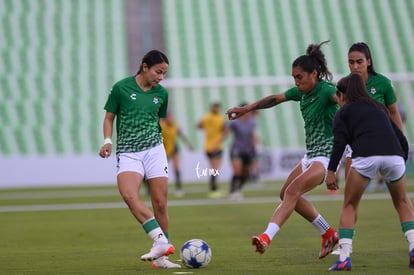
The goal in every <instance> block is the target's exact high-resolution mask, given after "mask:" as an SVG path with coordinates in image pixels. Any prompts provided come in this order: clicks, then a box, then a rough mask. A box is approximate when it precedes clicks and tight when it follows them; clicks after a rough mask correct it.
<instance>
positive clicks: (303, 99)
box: [285, 80, 339, 158]
mask: <svg viewBox="0 0 414 275" xmlns="http://www.w3.org/2000/svg"><path fill="white" fill-rule="evenodd" d="M335 92H336V88H335V86H334V85H333V84H331V83H329V82H326V81H324V80H322V81H320V82H319V83H318V84H317V85H316V87H315V88H314V89H313V90H312V91H311V92H310V93H308V94H305V93H302V92H300V91H299V90H298V88H296V87H293V88H290V89H289V90H287V91H286V92H285V96H286V98H287V99H288V100H294V101H300V111H301V113H302V118H303V120H304V122H305V141H306V155H307V157H308V158H314V157H321V156H323V157H328V158H329V157H330V154H331V150H332V146H333V134H332V121H333V118H334V116H335V113H336V111H337V110H338V108H339V106H338V104H336V102H335V101H334V99H333V96H334V94H335Z"/></svg>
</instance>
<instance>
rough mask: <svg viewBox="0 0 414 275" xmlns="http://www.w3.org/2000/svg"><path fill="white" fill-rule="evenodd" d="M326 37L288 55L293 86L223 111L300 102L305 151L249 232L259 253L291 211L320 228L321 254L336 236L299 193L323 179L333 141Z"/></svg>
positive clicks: (333, 101)
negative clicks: (259, 229) (263, 219)
mask: <svg viewBox="0 0 414 275" xmlns="http://www.w3.org/2000/svg"><path fill="white" fill-rule="evenodd" d="M327 42H328V41H325V42H322V43H321V44H317V45H315V44H311V45H309V46H308V48H307V50H306V54H305V55H302V56H300V57H298V58H296V59H295V60H294V61H293V63H292V68H291V69H292V76H293V79H294V81H295V87H292V88H290V89H288V90H287V91H286V92H284V93H279V94H276V95H270V96H267V97H264V98H262V99H260V100H258V101H256V102H254V103H251V104H248V105H246V106H243V107H234V108H231V109H229V110H228V111H227V114H228V117H229V119H230V120H232V119H235V118H239V117H241V116H243V115H244V114H246V113H248V112H250V111H252V110H258V109H265V108H270V107H273V106H276V105H278V104H281V103H283V102H287V101H291V100H292V101H298V102H299V105H300V109H299V110H300V111H301V113H302V117H303V120H304V122H305V135H306V139H305V140H306V154H305V156H304V157H303V159H302V160H301V161H300V162H299V163H298V164H297V165H296V166H295V167H294V168H293V170H292V171H291V172H290V174H289V176H288V178H287V179H286V181H285V183H284V185H283V187H282V190H281V191H280V198H281V199H282V202H281V203H280V204H279V205H278V207H277V208H276V209H275V211H274V213H273V215H272V217H271V219H270V222H269V223H268V226H267V228H266V230H265V231H264V232H263V233H262V234H259V235H258V236H253V237H252V245H254V246H255V247H256V252H259V253H261V254H262V253H264V252H265V250H266V248H267V247H268V246H269V245H270V243H271V241H272V239H273V238H274V237H275V235H276V234H277V232H278V231H279V229H280V227H282V225H283V224H284V223H285V222H286V221H287V220H288V219H289V217H290V216H291V215H292V213H293V211H296V212H297V213H298V214H300V215H301V216H302V217H303V218H305V219H306V220H307V221H309V222H310V223H312V225H313V226H314V227H315V228H316V229H317V230H318V231H319V233H320V235H321V237H322V245H321V249H320V252H319V258H320V259H322V258H324V257H326V256H327V255H328V254H329V253H330V252H331V251H332V249H333V248H334V246H335V245H336V244H337V242H338V233H337V232H336V230H335V229H333V228H332V227H331V226H330V225H329V224H328V222H327V221H326V220H325V219H324V218H323V217H322V215H321V214H320V213H319V212H318V211H317V210H316V208H315V207H314V205H313V204H312V203H311V202H310V201H308V200H307V199H306V197H305V196H304V194H305V193H307V192H309V191H310V190H312V189H314V188H315V187H317V186H319V185H320V184H321V183H322V182H324V180H325V175H326V171H327V166H328V162H329V156H330V154H331V150H332V144H333V143H332V121H333V117H334V115H335V112H336V111H337V109H338V105H337V103H336V98H335V92H336V88H335V86H333V85H332V84H331V83H329V82H328V81H330V80H331V79H332V74H331V72H330V71H329V70H328V67H327V64H326V59H325V55H324V54H323V52H322V51H321V49H320V47H321V46H322V45H323V44H325V43H327Z"/></svg>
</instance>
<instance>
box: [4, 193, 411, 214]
mask: <svg viewBox="0 0 414 275" xmlns="http://www.w3.org/2000/svg"><path fill="white" fill-rule="evenodd" d="M408 195H409V197H410V198H413V197H414V193H408ZM307 198H308V199H309V200H310V201H338V200H342V199H343V195H310V196H307ZM378 199H391V198H390V195H389V193H375V194H365V195H364V196H363V200H378ZM272 202H274V203H279V202H280V199H279V198H278V197H260V198H245V199H243V200H242V201H239V202H233V201H229V200H227V199H219V200H213V199H195V200H169V202H168V205H169V207H171V206H190V205H223V204H224V205H226V204H256V203H272ZM116 208H126V205H125V203H123V202H108V203H73V204H39V205H15V206H0V212H29V211H62V210H92V209H116Z"/></svg>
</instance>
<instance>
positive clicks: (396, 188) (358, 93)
mask: <svg viewBox="0 0 414 275" xmlns="http://www.w3.org/2000/svg"><path fill="white" fill-rule="evenodd" d="M337 97H338V101H339V104H340V105H341V109H339V111H338V112H337V114H336V115H335V119H334V123H333V134H334V145H333V149H332V155H331V158H330V161H329V166H328V175H327V178H326V184H327V188H328V189H332V190H335V189H338V185H337V182H336V179H335V174H334V173H335V171H336V168H337V166H338V163H339V161H340V159H341V157H342V154H343V152H344V149H345V147H346V146H347V144H350V145H351V147H352V149H353V152H352V165H351V168H350V170H349V174H348V176H347V178H346V183H345V195H344V201H343V205H342V211H341V217H340V221H339V248H338V249H337V250H338V252H339V259H338V260H337V261H336V263H335V264H334V265H333V266H331V267H330V268H329V270H332V271H342V270H351V269H352V263H351V259H350V254H351V252H352V240H353V237H354V234H355V225H356V221H357V216H358V206H359V203H360V200H361V198H362V195H363V193H364V191H365V189H366V187H367V186H368V184H369V182H370V180H371V179H373V178H375V176H376V174H377V172H378V171H380V172H381V174H382V175H383V177H384V179H385V182H386V184H387V187H388V190H389V192H390V195H391V198H392V201H393V204H394V207H395V209H396V211H397V213H398V216H399V219H400V224H401V228H402V231H403V232H404V235H405V237H406V239H407V241H408V243H409V267H410V268H414V212H413V206H412V203H411V200H410V198H409V197H408V195H407V191H406V177H405V170H406V167H405V161H406V160H407V157H408V147H409V146H408V142H407V139H406V138H405V136H404V135H403V133H402V131H401V130H400V129H399V128H398V127H397V126H396V124H395V123H393V122H392V120H391V119H390V117H389V115H388V110H387V109H386V107H385V106H384V105H382V104H380V103H379V102H377V101H375V100H374V99H373V98H372V97H370V96H369V95H368V94H367V93H366V88H365V83H364V81H363V79H362V78H361V75H359V74H356V73H354V74H351V75H349V76H347V77H344V78H342V79H341V80H339V82H338V84H337ZM384 130H385V131H384ZM375 137H377V138H375ZM383 222H384V223H388V222H390V221H389V220H388V219H383ZM380 230H381V229H379V231H380Z"/></svg>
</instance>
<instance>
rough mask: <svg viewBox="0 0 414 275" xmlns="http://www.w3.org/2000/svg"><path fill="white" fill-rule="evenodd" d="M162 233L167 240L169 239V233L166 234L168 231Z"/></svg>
mask: <svg viewBox="0 0 414 275" xmlns="http://www.w3.org/2000/svg"><path fill="white" fill-rule="evenodd" d="M164 235H165V237H166V238H167V239H168V240H169V239H170V234H168V232H164Z"/></svg>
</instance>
